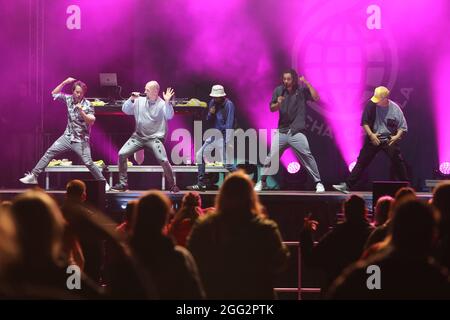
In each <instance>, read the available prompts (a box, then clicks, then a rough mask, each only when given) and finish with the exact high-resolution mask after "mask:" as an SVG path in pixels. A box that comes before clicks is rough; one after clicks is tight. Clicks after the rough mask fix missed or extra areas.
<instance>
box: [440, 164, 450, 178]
mask: <svg viewBox="0 0 450 320" xmlns="http://www.w3.org/2000/svg"><path fill="white" fill-rule="evenodd" d="M439 172H440V173H442V174H443V175H450V162H448V161H446V162H442V163H441V164H440V165H439Z"/></svg>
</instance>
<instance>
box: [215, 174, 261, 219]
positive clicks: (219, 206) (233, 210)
mask: <svg viewBox="0 0 450 320" xmlns="http://www.w3.org/2000/svg"><path fill="white" fill-rule="evenodd" d="M253 187H254V186H253V181H252V180H251V179H250V178H249V177H248V176H247V175H246V174H245V173H244V172H243V171H241V170H238V171H235V172H233V173H231V174H230V175H228V176H227V178H226V179H225V181H224V183H223V184H222V186H221V188H220V191H219V194H218V196H217V198H216V210H217V213H218V214H221V215H224V216H226V217H228V218H235V219H243V218H244V219H245V218H251V217H253V216H254V215H261V205H260V202H259V199H258V195H257V194H256V192H255V191H254V189H253Z"/></svg>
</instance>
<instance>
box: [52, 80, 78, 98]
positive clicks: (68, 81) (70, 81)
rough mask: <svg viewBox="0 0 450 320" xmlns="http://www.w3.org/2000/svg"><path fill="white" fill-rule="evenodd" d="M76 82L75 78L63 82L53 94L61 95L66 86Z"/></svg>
mask: <svg viewBox="0 0 450 320" xmlns="http://www.w3.org/2000/svg"><path fill="white" fill-rule="evenodd" d="M75 80H76V79H75V78H71V77H69V78H67V79H66V80H64V81H63V82H61V83H60V84H58V85H57V86H56V88H55V89H53V91H52V94H59V93H61V90H62V88H63V87H64V86H65V85H66V84H69V83H72V82H74V81H75Z"/></svg>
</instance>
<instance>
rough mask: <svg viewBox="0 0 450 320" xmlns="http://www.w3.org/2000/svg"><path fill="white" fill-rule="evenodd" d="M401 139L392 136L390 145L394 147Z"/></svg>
mask: <svg viewBox="0 0 450 320" xmlns="http://www.w3.org/2000/svg"><path fill="white" fill-rule="evenodd" d="M398 140H400V138H399V137H398V136H391V140H389V143H388V145H389V146H392V145H393V144H394V143H396V142H397V141H398Z"/></svg>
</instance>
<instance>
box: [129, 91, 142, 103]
mask: <svg viewBox="0 0 450 320" xmlns="http://www.w3.org/2000/svg"><path fill="white" fill-rule="evenodd" d="M139 95H140V93H139V92H132V93H131V96H130V100H131V102H134V99H136V98H139Z"/></svg>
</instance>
